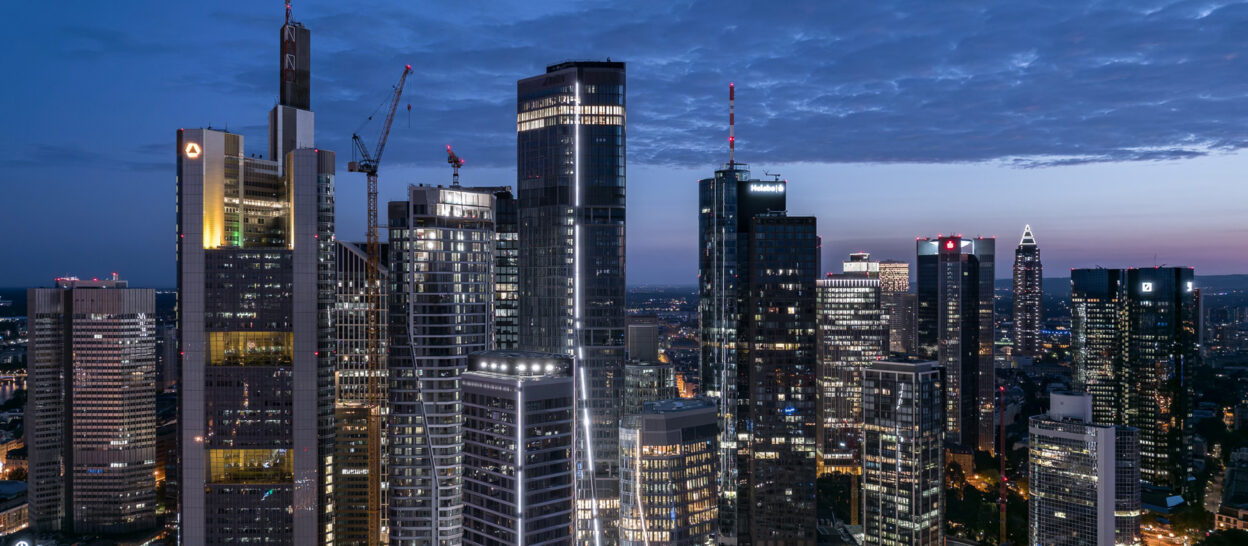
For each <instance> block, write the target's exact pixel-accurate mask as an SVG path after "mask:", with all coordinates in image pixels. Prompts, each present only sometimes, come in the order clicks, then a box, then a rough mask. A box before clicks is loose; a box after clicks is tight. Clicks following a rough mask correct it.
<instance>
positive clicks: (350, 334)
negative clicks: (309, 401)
mask: <svg viewBox="0 0 1248 546" xmlns="http://www.w3.org/2000/svg"><path fill="white" fill-rule="evenodd" d="M337 249H338V260H337V267H338V282H337V287H338V288H337V291H336V297H337V301H336V303H335V305H334V330H335V332H336V334H337V335H336V342H337V348H336V350H335V354H334V357H335V360H334V362H335V370H334V506H335V507H336V510H335V513H334V542H335V544H339V545H344V544H360V545H368V544H377V543H379V542H380V541H381V537H382V530H383V529H384V527H385V497H384V495H385V493H386V491H387V490H388V488H387V487H385V482H386V460H387V458H386V455H385V446H386V444H387V441H386V437H385V430H384V420H385V419H386V415H387V414H388V412H389V411H388V409H389V404H388V402H387V400H388V398H387V395H386V383H387V368H386V364H385V363H386V315H387V313H386V307H385V304H384V302H385V301H386V296H385V291H386V287H387V284H388V283H387V282H386V274H387V273H388V271H389V269H388V266H387V264H386V260H387V259H388V258H389V252H388V249H387V246H386V245H385V244H384V243H383V244H382V245H381V258H382V261H381V268H380V271H378V272H377V273H378V275H377V277H376V278H378V279H381V287H380V290H381V294H380V295H381V298H380V299H379V301H380V302H382V305H381V306H376V305H372V304H370V303H369V297H368V295H369V294H368V290H367V286H368V251H367V249H366V247H365V245H364V243H348V242H345V241H341V240H339V241H337ZM368 313H373V314H374V315H375V317H374V319H375V322H374V324H377V325H379V327H380V329H381V331H380V332H379V334H380V336H379V339H380V341H381V344H382V345H381V348H380V353H379V355H378V356H379V357H380V358H378V359H377V361H376V362H370V361H369V355H368Z"/></svg>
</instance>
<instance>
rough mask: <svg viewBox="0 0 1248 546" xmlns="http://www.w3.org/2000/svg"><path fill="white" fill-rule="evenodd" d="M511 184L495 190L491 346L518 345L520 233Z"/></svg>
mask: <svg viewBox="0 0 1248 546" xmlns="http://www.w3.org/2000/svg"><path fill="white" fill-rule="evenodd" d="M518 218H519V217H518V216H517V211H516V197H515V195H513V194H512V193H511V188H510V187H508V188H505V189H503V188H499V189H498V190H497V191H495V192H494V241H495V245H494V349H497V350H500V351H509V350H514V349H516V348H518V347H519V346H520V297H519V292H520V234H519V232H518V230H519V227H520V226H519V223H518Z"/></svg>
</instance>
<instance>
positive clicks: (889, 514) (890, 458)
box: [862, 361, 945, 546]
mask: <svg viewBox="0 0 1248 546" xmlns="http://www.w3.org/2000/svg"><path fill="white" fill-rule="evenodd" d="M940 378H941V373H940V368H939V366H938V365H937V363H936V362H932V361H926V362H920V361H877V362H874V363H872V364H871V365H870V366H869V367H867V369H866V370H865V371H864V372H863V382H862V412H863V431H864V437H863V438H864V441H863V450H862V522H863V533H864V544H881V545H883V544H888V545H911V544H924V545H933V546H937V545H941V544H944V543H945V536H944V531H945V521H944V520H945V502H944V486H945V485H944V482H945V477H944V473H945V472H944V471H945V461H944V450H943V449H942V445H941V443H942V442H941V437H942V436H943V434H944V433H943V428H944V420H945V418H944V407H943V406H942V403H941V398H942V396H943V395H942V393H941V383H940Z"/></svg>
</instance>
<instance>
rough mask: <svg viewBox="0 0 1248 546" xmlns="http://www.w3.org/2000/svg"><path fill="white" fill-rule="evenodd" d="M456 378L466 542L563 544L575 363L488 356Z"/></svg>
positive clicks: (569, 498) (569, 495)
mask: <svg viewBox="0 0 1248 546" xmlns="http://www.w3.org/2000/svg"><path fill="white" fill-rule="evenodd" d="M468 360H469V365H468V371H467V372H465V373H464V374H463V376H461V379H460V384H461V385H462V387H463V400H464V404H463V408H464V409H463V411H464V544H472V545H480V546H497V545H502V544H516V545H522V546H529V545H545V544H549V545H554V544H568V543H569V542H571V539H572V525H573V520H572V516H573V510H572V502H573V475H574V474H573V467H572V464H573V463H572V450H573V429H574V428H575V419H574V413H573V412H574V403H573V400H574V399H573V394H574V393H573V381H572V375H571V374H572V359H571V357H569V356H567V355H563V354H551V353H533V352H521V351H486V352H480V353H474V354H472V355H470V356H469V358H468Z"/></svg>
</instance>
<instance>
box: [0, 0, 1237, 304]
mask: <svg viewBox="0 0 1248 546" xmlns="http://www.w3.org/2000/svg"><path fill="white" fill-rule="evenodd" d="M487 5H488V6H489V7H488V9H485V8H484V6H487ZM294 10H295V17H296V19H298V20H300V21H302V22H304V24H305V25H307V26H308V27H309V28H310V29H311V30H312V48H313V50H312V59H313V64H312V70H313V84H312V85H313V87H312V108H313V110H314V111H316V115H317V142H318V145H319V146H320V147H322V148H329V149H333V150H337V151H338V152H339V159H340V162H342V163H343V165H340V167H339V177H338V199H337V204H338V229H339V237H340V238H349V239H360V238H362V237H363V227H364V218H363V216H364V210H365V208H364V183H363V177H362V176H361V175H358V174H352V173H347V172H346V169H345V162H346V161H347V160H348V159H349V157H350V137H351V134H352V132H354V131H356V130H360V131H361V132H362V134H365V135H375V134H376V131H377V130H378V127H377V125H378V124H377V122H372V123H371V124H366V125H363V126H362V127H361V122H362V121H364V120H365V118H367V116H368V115H369V114H370V113H372V112H374V111H375V109H376V108H377V107H378V106H379V105H380V104H381V103H382V102H383V101H384V100H385V99H386V97H387V95H388V94H389V90H390V88H391V86H392V85H393V84H394V82H395V81H396V80H397V79H398V76H399V74H400V72H401V70H402V66H403V65H404V64H409V63H410V64H411V65H412V66H413V67H414V69H415V72H414V73H413V74H412V76H410V77H409V80H408V86H407V90H406V91H405V93H404V98H403V107H402V109H401V111H400V114H399V116H398V117H397V119H396V121H395V127H394V130H393V133H392V135H391V143H390V145H389V147H388V148H387V151H386V157H385V160H384V162H383V168H382V183H381V192H382V193H381V199H382V200H383V201H384V200H389V199H399V198H401V197H402V195H403V188H404V187H405V186H406V185H407V184H409V183H416V182H434V183H441V182H448V181H449V179H450V172H449V168H448V167H447V166H446V164H445V156H444V153H445V152H444V146H445V145H446V144H453V145H454V146H455V149H456V151H457V152H459V153H460V154H461V155H463V156H464V157H465V158H467V161H468V163H467V166H466V167H465V169H464V171H463V174H462V176H463V179H464V181H465V183H467V184H474V185H475V184H479V185H499V184H514V183H515V169H514V164H515V117H514V116H515V102H514V101H515V82H516V80H518V79H520V78H523V77H526V76H530V75H534V74H537V73H540V72H542V71H543V70H544V67H545V66H546V65H547V64H551V63H555V62H560V61H563V60H568V59H605V58H607V57H610V58H611V59H612V60H617V61H625V62H627V63H628V78H629V81H628V98H627V100H628V190H629V192H628V200H629V201H628V205H629V210H628V214H629V218H628V266H629V267H628V275H629V277H628V278H629V284H642V283H681V284H688V283H692V282H693V281H694V280H695V279H696V274H697V265H696V236H697V234H696V215H697V202H696V200H697V198H696V180H697V179H699V178H705V177H708V176H710V175H711V173H712V172H713V171H714V169H715V168H717V167H718V166H719V165H720V164H721V163H723V162H724V161H726V160H727V150H726V145H725V144H726V136H727V128H726V122H727V84H728V82H729V81H732V82H736V84H737V125H738V127H737V154H738V155H737V158H738V159H739V160H741V161H745V162H748V163H749V164H750V166H751V168H752V169H753V170H754V171H755V172H756V173H757V174H759V175H761V174H762V173H763V172H764V171H766V172H771V173H780V174H781V175H782V176H783V177H785V178H787V179H788V180H789V181H790V186H789V188H790V189H789V203H790V213H792V214H810V215H816V216H818V217H819V231H820V233H821V235H822V236H823V241H824V245H823V248H824V263H825V267H827V268H828V269H832V268H833V265H834V264H835V263H836V262H838V261H839V260H840V259H841V257H842V256H843V255H844V254H846V253H847V252H849V251H853V250H868V251H871V252H873V253H874V254H875V255H876V256H878V257H881V258H889V257H891V258H902V259H904V258H911V259H912V258H913V253H914V242H913V241H914V237H915V236H918V235H935V234H937V233H963V234H965V235H996V236H998V237H1000V238H1001V242H1000V243H999V245H998V246H999V248H1001V249H1003V256H1002V257H1001V258H1000V259H999V263H998V269H997V275H998V276H999V277H1006V276H1008V275H1009V272H1008V269H1009V263H1010V261H1011V259H1012V256H1011V253H1010V252H1009V249H1012V247H1013V245H1014V244H1016V241H1017V238H1018V236H1019V234H1020V233H1021V231H1022V227H1023V224H1024V223H1030V224H1031V225H1032V227H1033V228H1034V231H1035V233H1036V237H1037V239H1038V240H1039V243H1040V245H1041V249H1042V255H1043V257H1044V260H1045V265H1046V269H1047V272H1048V273H1049V274H1050V275H1051V276H1063V275H1065V273H1066V270H1067V269H1069V268H1071V267H1091V266H1096V265H1102V266H1106V267H1114V266H1132V265H1153V264H1154V263H1156V264H1162V263H1165V264H1171V265H1190V266H1194V267H1196V269H1197V272H1198V273H1203V274H1222V273H1239V272H1248V244H1246V243H1245V235H1248V225H1245V217H1246V215H1245V212H1246V211H1248V186H1245V184H1244V183H1243V180H1244V178H1245V174H1246V173H1248V157H1246V152H1245V151H1243V150H1242V148H1244V147H1245V146H1248V40H1245V39H1244V37H1245V36H1248V5H1245V4H1242V3H1232V2H1218V1H1203V2H1170V1H1151V0H1125V1H1120V2H1115V1H1099V2H1063V1H1055V0H1046V1H1036V2H1033V1H1022V0H1011V1H1001V2H986V1H975V2H970V1H968V2H953V1H942V2H931V1H929V0H912V1H898V2H885V1H881V2H850V1H844V2H841V1H813V0H812V1H795V2H757V3H745V2H728V1H694V2H688V1H671V0H668V1H662V2H642V1H629V2H619V3H606V2H544V3H543V2H533V1H514V2H488V3H485V2H386V3H381V2H329V1H315V2H313V1H297V2H296V4H295V6H294ZM282 17H283V12H282V7H281V3H280V2H228V3H220V2H198V3H187V2H168V1H160V2H157V1H143V2H140V1H121V2H93V3H81V4H80V3H49V2H23V3H19V4H15V5H13V6H9V7H8V9H7V14H6V17H4V18H3V19H2V20H0V33H2V34H3V38H0V40H3V47H4V51H5V54H4V55H2V56H0V73H3V74H4V79H3V81H4V84H3V85H2V86H0V104H3V105H4V108H3V110H0V112H3V116H2V117H0V120H2V121H0V127H2V128H3V129H2V130H0V234H3V235H4V238H3V240H2V241H0V286H28V285H34V284H39V285H42V284H46V283H47V282H48V280H49V279H51V278H52V277H54V276H57V275H63V274H77V275H79V276H85V277H90V276H102V275H105V274H107V273H109V272H112V271H119V272H121V273H122V275H123V276H124V277H127V278H130V279H133V280H134V281H135V282H136V283H138V284H141V285H145V286H173V284H174V271H175V263H174V220H175V218H174V161H175V160H174V154H175V150H174V138H175V132H176V130H177V129H178V128H180V127H200V126H209V125H211V126H212V127H215V128H228V129H229V130H231V131H234V132H239V133H242V134H243V135H245V139H246V147H247V149H248V151H249V152H254V153H261V152H264V151H265V150H266V149H267V145H266V142H267V140H266V139H267V137H266V131H267V127H266V123H267V121H266V120H267V112H268V110H269V109H270V108H271V107H272V105H273V104H274V103H275V101H276V97H277V83H278V70H277V68H278V66H277V63H278V46H279V44H278V27H279V26H280V25H281V21H282ZM407 104H410V105H411V112H410V115H409V114H408V112H407V109H406V105H407ZM370 138H371V137H370Z"/></svg>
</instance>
